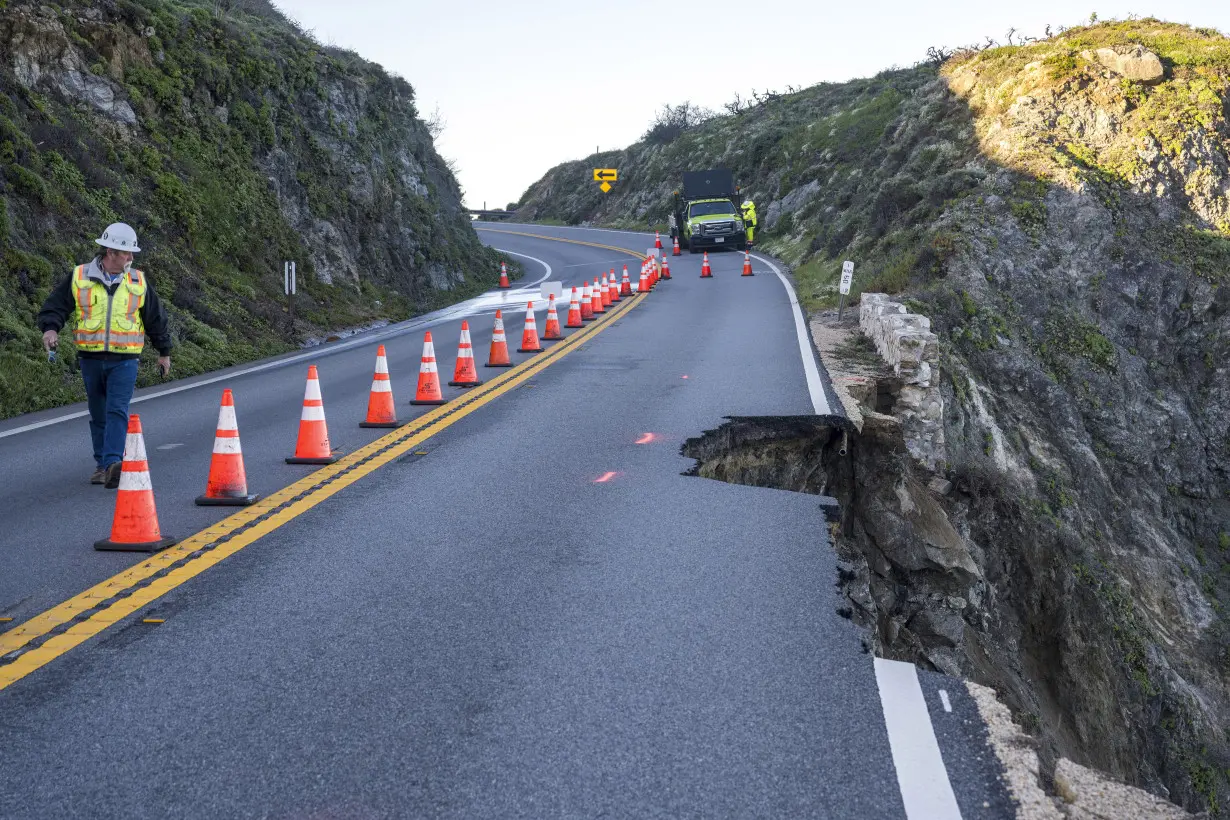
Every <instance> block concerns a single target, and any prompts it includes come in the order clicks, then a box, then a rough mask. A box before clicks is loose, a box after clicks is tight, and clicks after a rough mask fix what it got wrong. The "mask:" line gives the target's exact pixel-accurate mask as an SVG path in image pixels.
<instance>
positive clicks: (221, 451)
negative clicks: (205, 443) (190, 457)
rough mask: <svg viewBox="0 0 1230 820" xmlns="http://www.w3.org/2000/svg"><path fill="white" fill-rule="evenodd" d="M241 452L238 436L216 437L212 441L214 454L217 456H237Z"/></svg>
mask: <svg viewBox="0 0 1230 820" xmlns="http://www.w3.org/2000/svg"><path fill="white" fill-rule="evenodd" d="M242 452H243V450H241V449H240V447H239V437H238V436H218V437H217V438H215V439H214V453H215V454H217V455H220V456H237V455H239V454H240V453H242Z"/></svg>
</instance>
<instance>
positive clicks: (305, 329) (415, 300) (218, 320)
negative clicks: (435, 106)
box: [0, 0, 498, 416]
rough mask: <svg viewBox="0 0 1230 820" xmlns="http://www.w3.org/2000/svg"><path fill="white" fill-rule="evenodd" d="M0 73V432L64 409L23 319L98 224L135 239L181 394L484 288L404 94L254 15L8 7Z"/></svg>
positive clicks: (150, 3) (281, 24) (59, 383)
mask: <svg viewBox="0 0 1230 820" xmlns="http://www.w3.org/2000/svg"><path fill="white" fill-rule="evenodd" d="M0 55H3V56H2V57H0V89H2V90H3V94H2V95H0V243H2V244H3V251H2V253H3V257H2V259H0V296H2V297H3V298H0V416H3V415H11V414H13V413H17V412H23V411H28V410H33V409H37V408H40V407H46V406H51V405H54V404H57V403H62V402H66V401H73V400H77V399H79V398H80V397H81V396H80V395H79V391H80V388H79V387H78V381H79V379H77V378H76V377H75V376H74V375H73V373H72V364H73V363H72V357H71V354H70V355H69V356H68V360H67V361H66V362H64V363H63V364H62V365H60V366H59V367H49V366H48V365H47V363H46V362H44V361H43V360H42V358H41V356H40V355H39V352H40V346H39V342H38V334H37V332H36V331H35V330H34V327H33V319H34V314H35V313H36V312H37V310H38V307H39V305H40V303H41V301H42V298H43V297H44V296H45V295H46V293H47V292H48V290H49V289H50V288H51V287H52V286H53V284H55V283H56V282H58V280H59V279H60V278H61V277H63V276H66V275H67V274H68V272H69V270H70V269H71V266H72V265H73V264H75V263H77V262H80V261H85V260H87V259H88V258H89V255H90V254H91V253H92V250H93V245H92V242H91V240H92V238H93V237H95V236H97V235H98V233H99V231H100V230H101V228H102V227H103V226H105V225H106V224H107V223H108V222H110V221H114V220H123V221H127V222H129V223H131V224H133V225H134V226H135V227H136V228H137V231H138V233H139V235H140V238H141V244H142V246H143V248H144V249H145V251H144V253H142V255H141V257H140V260H139V263H138V264H139V266H140V267H141V268H142V269H144V270H146V271H147V272H148V273H149V274H150V275H151V277H152V279H153V281H154V283H155V286H156V287H157V288H158V290H159V291H160V293H161V294H162V295H163V296H164V297H168V298H169V301H170V305H171V312H172V326H173V331H174V333H175V335H176V338H177V351H176V357H175V358H176V370H177V373H179V374H181V375H183V374H189V373H193V372H199V371H203V370H208V369H213V368H216V367H219V366H224V365H228V364H232V363H235V362H239V361H244V360H246V359H251V358H255V357H257V356H260V355H264V354H268V353H272V352H276V351H279V350H283V349H287V348H289V347H292V346H294V345H295V344H297V343H298V342H299V341H300V340H301V339H302V338H304V337H305V336H306V335H308V334H311V333H313V332H319V331H322V330H328V329H330V328H338V327H343V326H347V325H353V324H357V323H360V322H366V321H369V320H373V319H393V320H397V319H403V318H406V317H407V316H409V315H411V314H413V313H416V312H421V311H423V310H426V309H430V308H432V307H435V306H438V305H440V304H443V303H446V302H450V301H455V300H457V299H460V298H464V297H465V296H466V295H469V294H470V293H471V292H476V291H477V290H480V289H481V288H482V287H483V285H484V284H491V283H493V282H494V276H495V274H494V273H493V272H494V271H496V270H497V268H498V263H497V260H496V259H495V257H494V255H493V254H492V253H491V252H489V251H487V250H486V249H485V248H483V247H482V245H481V244H480V243H479V241H478V238H477V236H476V234H475V233H474V232H473V230H472V229H471V227H470V225H469V219H468V217H467V215H466V214H465V213H464V211H463V210H462V207H461V192H460V190H459V188H458V185H457V182H456V180H455V179H454V177H453V175H452V173H451V172H450V171H449V169H448V167H447V165H446V164H445V162H444V161H443V160H442V159H441V158H440V156H439V155H438V154H437V153H436V151H435V149H434V148H433V146H432V140H431V136H430V134H429V132H428V130H427V128H426V126H425V125H424V123H423V122H422V121H421V120H420V119H419V117H418V112H417V110H416V108H415V105H414V91H413V89H412V88H411V87H410V85H409V84H408V83H406V82H405V81H404V80H402V79H400V78H397V77H392V76H389V75H388V74H386V73H385V72H384V71H383V70H382V69H380V67H379V66H376V65H373V64H371V63H367V62H365V61H363V60H362V59H360V58H359V57H358V56H356V55H354V54H352V53H348V52H342V51H338V50H336V49H328V48H323V47H321V46H320V45H319V44H317V43H315V42H314V41H313V40H311V39H310V38H309V37H307V36H306V35H304V34H303V33H302V32H300V31H299V30H298V29H297V28H296V27H295V26H294V25H293V24H292V23H291V22H289V21H287V20H286V19H285V18H284V17H282V15H280V14H279V13H278V12H277V11H276V10H274V8H273V7H272V5H271V4H269V3H267V2H265V0H241V2H230V3H221V4H219V3H214V2H193V1H192V0H106V2H101V3H84V2H62V3H58V4H43V3H35V2H22V1H21V0H12V1H11V2H8V3H4V4H0ZM288 259H290V260H295V261H296V262H297V263H298V269H299V273H300V277H301V279H302V280H304V281H302V283H301V286H300V290H299V297H298V300H297V303H296V311H297V320H296V322H295V323H293V324H292V323H291V321H290V317H289V314H288V313H287V310H286V302H285V298H284V297H283V296H282V294H281V290H282V261H283V260H288ZM151 377H152V369H151V370H150V371H149V372H147V373H146V374H145V378H146V379H148V378H151Z"/></svg>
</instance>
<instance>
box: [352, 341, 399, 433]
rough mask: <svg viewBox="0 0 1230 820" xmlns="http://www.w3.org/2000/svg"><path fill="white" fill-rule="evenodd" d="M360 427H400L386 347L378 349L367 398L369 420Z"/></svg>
mask: <svg viewBox="0 0 1230 820" xmlns="http://www.w3.org/2000/svg"><path fill="white" fill-rule="evenodd" d="M359 426H360V427H399V426H400V424H399V422H398V421H397V409H396V408H395V407H394V406H393V385H392V384H391V383H390V382H389V362H388V358H387V356H386V355H385V352H384V345H380V346H379V347H377V348H376V372H375V374H374V375H373V376H372V390H371V393H370V394H369V396H368V398H367V418H365V419H364V420H363V421H361V422H359Z"/></svg>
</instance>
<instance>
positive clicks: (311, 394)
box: [303, 379, 320, 401]
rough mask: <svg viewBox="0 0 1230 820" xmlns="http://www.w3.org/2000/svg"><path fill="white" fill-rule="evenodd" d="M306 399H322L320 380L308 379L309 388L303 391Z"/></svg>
mask: <svg viewBox="0 0 1230 820" xmlns="http://www.w3.org/2000/svg"><path fill="white" fill-rule="evenodd" d="M303 398H304V400H305V401H306V400H309V399H310V400H315V401H319V400H320V382H319V381H317V380H316V379H308V382H307V389H306V390H304V391H303Z"/></svg>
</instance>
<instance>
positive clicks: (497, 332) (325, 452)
mask: <svg viewBox="0 0 1230 820" xmlns="http://www.w3.org/2000/svg"><path fill="white" fill-rule="evenodd" d="M659 247H660V244H659ZM707 264H708V260H707V257H706V266H707ZM651 267H653V268H655V271H656V266H655V265H650V264H649V263H648V262H646V263H645V264H642V266H641V277H640V282H639V283H638V287H637V290H638V291H639V292H640V293H646V292H648V291H649V290H650V288H651V285H650V281H651V279H650V268H651ZM662 267H663V270H662V278H663V279H669V278H670V272H669V268H668V267H667V265H666V264H665V258H663V266H662ZM500 268H501V270H500V282H501V284H500V287H501V288H504V287H506V286H507V285H506V282H507V278H508V273H507V268H506V267H505V265H504V264H503V263H501V266H500ZM631 295H632V288H631V283H630V281H629V279H628V266H627V265H625V266H624V269H623V280H622V282H618V281H617V280H616V276H615V269H614V268H612V269H611V270H610V273H609V274H604V275H603V276H602V277H600V278H599V279H595V280H594V281H593V284H592V285H591V284H588V283H587V284H586V285H585V286H584V287H583V289H582V291H581V292H580V293H578V289H577V288H576V287H573V288H572V294H571V300H570V302H569V306H568V320H567V323H566V324H565V325H564V327H568V328H579V327H583V326H584V322H585V321H588V320H592V319H595V318H597V316H598V315H600V314H603V313H606V309H607V308H608V307H611V306H613V305H615V304H617V303H618V302H619V301H620V300H621V298H622V297H625V296H631ZM562 338H563V334H562V333H561V330H560V322H559V315H558V313H557V311H556V306H555V296H554V294H552V295H551V296H550V297H549V299H548V304H547V319H546V327H545V330H544V333H543V335H542V337H541V338H540V337H539V336H538V329H537V325H536V322H535V317H534V304H533V302H529V303H527V304H526V314H525V329H524V332H523V333H522V337H521V347H520V348H519V349H518V350H519V352H521V353H538V352H541V351H542V350H543V347H542V341H555V340H558V339H562ZM511 366H512V362H511V360H510V359H509V355H508V342H507V339H506V337H505V333H504V319H503V314H502V312H501V311H499V310H497V311H496V313H495V326H494V328H493V331H492V335H491V353H490V357H489V360H488V362H487V367H511ZM449 384H450V385H452V386H454V387H476V386H478V385H480V384H482V382H481V381H480V380H479V378H478V371H477V368H476V367H475V363H474V350H473V344H472V342H471V339H470V325H469V322H468V321H463V322H462V323H461V338H460V341H459V343H458V349H457V364H456V367H455V369H454V372H453V380H452V381H450V382H449ZM445 402H446V399H445V398H444V395H443V393H442V391H441V388H440V376H439V372H438V369H437V364H436V356H435V345H434V343H433V342H432V337H431V332H430V331H428V332H427V333H426V334H425V335H424V339H423V353H422V357H421V360H420V365H419V378H418V385H417V388H416V390H415V394H414V399H413V400H411V402H410V403H411V404H415V405H439V404H444V403H445ZM400 424H401V423H400V422H399V421H398V420H397V411H396V407H395V404H394V399H393V389H392V383H391V380H390V377H389V366H388V355H387V353H386V352H385V347H384V345H379V346H378V347H377V349H376V368H375V373H374V374H373V376H372V386H371V391H370V393H369V396H368V404H367V415H366V417H365V418H364V420H363V421H361V422H360V423H359V425H360V426H361V427H398V426H400ZM337 460H338V453H337V451H335V450H333V448H332V446H331V445H330V442H329V429H328V424H327V422H326V421H325V408H324V400H323V398H322V396H321V391H320V377H319V374H318V373H317V370H316V366H315V365H311V366H309V367H308V374H307V384H306V386H305V388H304V393H303V408H302V411H301V413H300V417H299V433H298V437H297V439H296V442H295V454H294V455H293V456H291V457H289V458H287V459H286V463H287V464H332V463H334V462H336V461H337ZM259 499H260V496H259V495H256V494H254V493H249V492H248V481H247V474H246V471H245V469H244V464H243V450H242V448H241V446H240V443H239V425H238V420H237V417H236V413H235V398H234V395H233V393H232V392H231V391H230V390H229V389H227V390H224V391H223V392H222V403H221V405H220V407H219V409H218V424H217V429H216V431H215V434H214V447H213V453H212V455H211V458H210V466H209V477H208V480H207V482H206V487H205V494H204V495H202V496H200V497H199V498H197V499H196V503H197V504H199V505H202V506H244V505H249V504H253V503H255V502H256V501H258V500H259ZM175 543H176V541H175V539H174V538H168V537H164V536H163V535H162V531H161V529H160V528H159V525H158V512H157V509H156V507H155V504H154V490H153V483H152V481H151V479H150V473H149V462H148V460H147V457H146V450H145V440H144V437H143V435H142V430H141V418H140V416H139V415H137V414H135V413H134V414H132V415H130V416H129V420H128V437H127V440H126V441H125V444H124V460H123V464H122V466H121V472H120V484H119V489H118V492H117V494H116V501H115V513H114V516H113V520H112V525H111V534H110V537H109V538H106V539H103V540H101V541H97V542H95V544H94V548H95V549H97V550H124V551H134V552H157V551H158V550H162V549H165V548H167V547H169V546H172V545H173V544H175Z"/></svg>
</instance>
